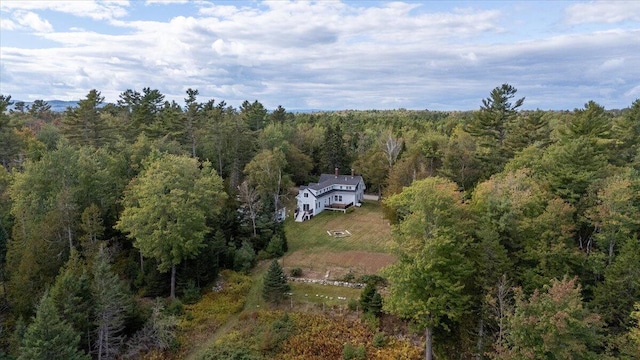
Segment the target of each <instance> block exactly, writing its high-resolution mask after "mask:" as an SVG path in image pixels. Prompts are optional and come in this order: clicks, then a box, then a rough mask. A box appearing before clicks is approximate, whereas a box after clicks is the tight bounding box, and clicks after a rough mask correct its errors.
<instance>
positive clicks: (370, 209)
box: [283, 202, 395, 279]
mask: <svg viewBox="0 0 640 360" xmlns="http://www.w3.org/2000/svg"><path fill="white" fill-rule="evenodd" d="M285 229H286V232H287V240H288V244H289V252H288V253H287V255H286V256H285V257H284V259H283V263H284V264H283V266H284V268H285V270H289V269H291V268H294V267H299V268H301V269H302V271H303V277H308V278H314V279H323V278H328V279H340V278H342V277H343V276H344V275H346V274H347V273H349V272H351V273H353V274H354V275H355V276H358V275H364V274H375V273H377V272H378V270H380V269H381V268H382V267H384V266H386V265H388V264H391V263H392V262H393V261H394V260H395V257H394V256H392V255H390V254H389V244H390V240H391V228H390V226H389V221H387V220H386V219H384V217H383V215H382V208H381V206H380V204H379V203H377V202H365V203H364V204H363V206H362V207H359V208H355V209H353V211H350V212H347V213H346V214H345V213H342V212H331V211H324V212H322V213H321V214H320V215H318V216H316V217H314V218H312V219H311V220H308V221H305V222H302V223H297V222H294V221H292V220H289V221H288V222H287V223H286V225H285ZM334 231H339V232H342V233H343V235H346V236H343V237H335V236H332V235H329V233H331V232H334Z"/></svg>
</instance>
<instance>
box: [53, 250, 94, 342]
mask: <svg viewBox="0 0 640 360" xmlns="http://www.w3.org/2000/svg"><path fill="white" fill-rule="evenodd" d="M51 298H52V299H53V301H54V303H55V304H56V307H57V309H58V311H59V312H60V315H61V316H62V318H64V319H65V320H66V321H68V322H69V323H70V325H71V326H73V328H74V329H75V331H76V332H77V333H79V334H81V335H82V337H81V341H80V344H81V346H82V348H83V349H84V350H85V351H90V350H91V339H92V338H91V335H93V334H92V330H93V328H94V326H93V324H92V316H93V310H94V303H93V296H92V294H91V279H90V276H89V273H88V272H87V267H86V264H84V262H83V261H82V259H80V254H79V253H78V252H77V251H72V252H71V255H70V256H69V260H67V263H66V264H65V266H64V267H63V268H62V269H61V271H60V274H59V275H58V276H57V277H56V281H55V283H54V284H53V287H51Z"/></svg>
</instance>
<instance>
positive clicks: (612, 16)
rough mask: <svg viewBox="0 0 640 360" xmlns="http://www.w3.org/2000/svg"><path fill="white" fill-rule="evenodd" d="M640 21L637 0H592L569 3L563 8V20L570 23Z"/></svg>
mask: <svg viewBox="0 0 640 360" xmlns="http://www.w3.org/2000/svg"><path fill="white" fill-rule="evenodd" d="M627 20H630V21H640V2H638V1H593V2H588V3H577V4H573V5H570V6H568V7H567V8H566V10H565V22H567V23H568V24H570V25H577V24H584V23H617V22H622V21H627Z"/></svg>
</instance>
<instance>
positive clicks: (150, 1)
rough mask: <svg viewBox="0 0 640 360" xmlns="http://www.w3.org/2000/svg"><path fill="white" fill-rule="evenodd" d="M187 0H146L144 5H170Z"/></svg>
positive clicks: (183, 2) (187, 0) (186, 1)
mask: <svg viewBox="0 0 640 360" xmlns="http://www.w3.org/2000/svg"><path fill="white" fill-rule="evenodd" d="M188 2H189V0H146V1H145V2H144V4H145V5H155V4H159V5H170V4H186V3H188Z"/></svg>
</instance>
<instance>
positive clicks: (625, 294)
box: [592, 237, 640, 333]
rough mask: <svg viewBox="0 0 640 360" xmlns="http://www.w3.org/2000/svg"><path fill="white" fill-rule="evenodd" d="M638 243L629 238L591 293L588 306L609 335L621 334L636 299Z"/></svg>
mask: <svg viewBox="0 0 640 360" xmlns="http://www.w3.org/2000/svg"><path fill="white" fill-rule="evenodd" d="M638 264H640V241H638V238H637V237H629V238H627V239H626V240H625V241H624V242H622V244H621V246H620V250H619V253H618V255H617V256H616V257H615V259H614V260H613V263H611V264H610V265H609V266H607V268H606V269H605V271H604V281H603V282H601V283H599V284H598V285H597V286H596V288H595V290H594V299H593V302H592V305H593V306H594V307H595V309H596V310H597V311H598V313H600V314H601V315H602V319H603V320H604V321H605V322H606V323H607V325H608V326H609V327H610V328H611V332H612V333H619V332H621V331H624V329H626V327H627V326H628V325H629V320H630V319H629V314H630V313H631V311H632V310H633V304H634V302H637V301H638V299H640V266H638Z"/></svg>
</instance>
